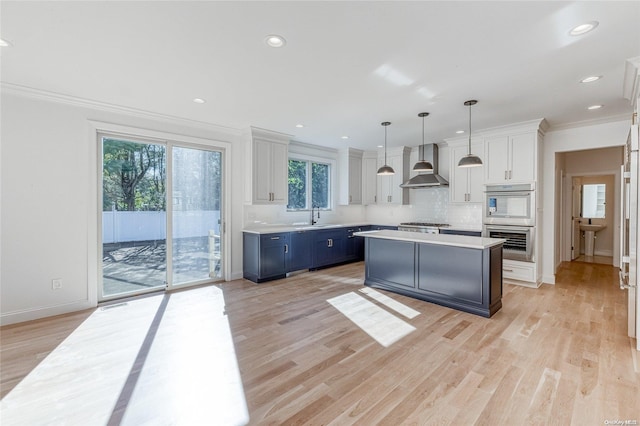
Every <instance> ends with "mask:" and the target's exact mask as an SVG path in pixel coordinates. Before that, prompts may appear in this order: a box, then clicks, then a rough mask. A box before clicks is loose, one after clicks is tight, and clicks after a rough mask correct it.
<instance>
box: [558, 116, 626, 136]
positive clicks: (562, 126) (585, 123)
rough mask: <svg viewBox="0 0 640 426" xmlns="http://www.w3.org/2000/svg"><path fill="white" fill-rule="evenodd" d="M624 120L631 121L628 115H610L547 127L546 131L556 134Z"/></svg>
mask: <svg viewBox="0 0 640 426" xmlns="http://www.w3.org/2000/svg"><path fill="white" fill-rule="evenodd" d="M625 120H629V121H631V117H630V114H618V115H612V116H609V117H602V118H595V119H592V120H584V121H574V122H572V123H564V124H558V125H555V126H552V127H549V129H547V131H548V132H556V131H558V130H567V129H575V128H578V127H585V126H596V125H598V124H605V123H612V122H617V121H625Z"/></svg>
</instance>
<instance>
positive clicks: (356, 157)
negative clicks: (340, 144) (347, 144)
mask: <svg viewBox="0 0 640 426" xmlns="http://www.w3.org/2000/svg"><path fill="white" fill-rule="evenodd" d="M362 154H363V152H362V151H360V150H358V149H353V148H346V149H341V150H340V151H339V152H338V182H339V185H338V188H339V190H338V204H341V205H349V204H362Z"/></svg>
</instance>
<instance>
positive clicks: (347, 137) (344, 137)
mask: <svg viewBox="0 0 640 426" xmlns="http://www.w3.org/2000/svg"><path fill="white" fill-rule="evenodd" d="M340 139H349V136H346V135H345V136H341V137H340Z"/></svg>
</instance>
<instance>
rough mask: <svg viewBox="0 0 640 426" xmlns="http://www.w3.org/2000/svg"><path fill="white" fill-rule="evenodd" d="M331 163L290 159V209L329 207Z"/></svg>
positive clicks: (288, 205)
mask: <svg viewBox="0 0 640 426" xmlns="http://www.w3.org/2000/svg"><path fill="white" fill-rule="evenodd" d="M330 175H331V165H330V164H326V163H318V162H314V161H308V160H298V159H292V158H291V159H289V204H287V209H289V210H309V209H311V207H319V208H321V209H329V208H330V207H331V203H330V199H331V197H330V194H331V191H330V187H331V186H330V184H331V181H330V178H329V176H330Z"/></svg>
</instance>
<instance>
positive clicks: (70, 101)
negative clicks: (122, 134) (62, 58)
mask: <svg viewBox="0 0 640 426" xmlns="http://www.w3.org/2000/svg"><path fill="white" fill-rule="evenodd" d="M0 90H1V91H2V93H3V94H4V93H7V94H12V95H16V96H22V97H27V98H31V99H38V100H43V101H48V102H54V103H59V104H64V105H70V106H76V107H82V108H91V109H94V110H99V111H105V112H111V113H119V114H126V115H128V116H134V117H139V118H146V119H153V120H160V121H165V122H166V121H168V122H171V123H172V124H177V125H183V126H189V127H195V128H198V129H203V130H209V131H216V132H220V133H225V134H228V135H232V136H241V135H242V133H243V130H242V129H236V128H233V127H227V126H221V125H219V124H214V123H209V122H206V121H199V120H192V119H189V118H183V117H177V116H173V115H168V114H160V113H157V112H152V111H146V110H142V109H137V108H131V107H126V106H122V105H115V104H109V103H106V102H100V101H94V100H91V99H84V98H79V97H76V96H70V95H63V94H61V93H55V92H49V91H46V90H41V89H35V88H33V87H28V86H22V85H19V84H13V83H7V82H0Z"/></svg>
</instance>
